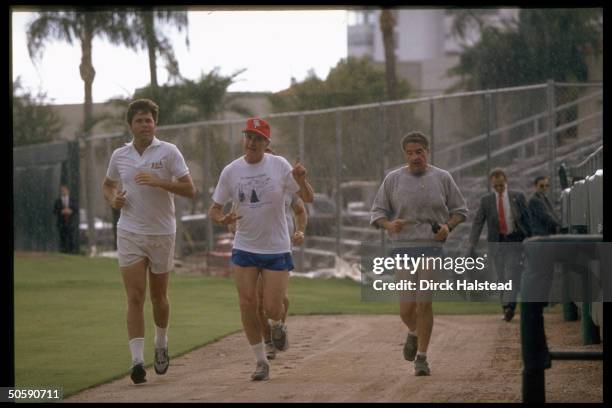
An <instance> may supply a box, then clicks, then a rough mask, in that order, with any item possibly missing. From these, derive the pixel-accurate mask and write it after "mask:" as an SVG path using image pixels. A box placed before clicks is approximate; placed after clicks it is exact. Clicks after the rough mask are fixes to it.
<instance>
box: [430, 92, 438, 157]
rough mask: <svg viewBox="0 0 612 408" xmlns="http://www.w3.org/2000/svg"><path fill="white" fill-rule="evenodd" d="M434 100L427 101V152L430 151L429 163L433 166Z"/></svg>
mask: <svg viewBox="0 0 612 408" xmlns="http://www.w3.org/2000/svg"><path fill="white" fill-rule="evenodd" d="M434 105H435V104H434V100H433V98H431V99H430V100H429V145H430V146H429V150H430V151H431V159H430V163H431V165H432V166H433V165H434V163H435V162H434V152H435V149H434V147H435V144H434V141H435V138H436V136H435V134H434V117H435V116H434Z"/></svg>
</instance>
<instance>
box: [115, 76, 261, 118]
mask: <svg viewBox="0 0 612 408" xmlns="http://www.w3.org/2000/svg"><path fill="white" fill-rule="evenodd" d="M243 72H244V70H239V71H237V72H235V73H233V74H231V75H229V76H224V75H221V74H219V70H218V68H215V69H213V70H212V71H210V72H209V73H204V72H202V73H201V74H200V77H199V78H198V79H197V80H191V79H187V78H182V79H180V80H179V81H178V82H177V83H175V84H166V85H162V86H160V87H157V88H156V87H154V86H152V85H150V84H149V85H147V86H146V87H144V88H140V89H137V90H136V91H135V92H134V95H132V97H131V98H127V99H121V98H116V99H111V100H110V102H111V103H113V104H115V105H116V106H120V107H122V108H125V109H127V106H128V105H129V103H130V102H131V101H132V100H134V99H139V98H148V99H151V100H153V101H155V103H157V105H158V106H159V118H158V123H157V124H158V126H163V125H174V124H179V123H189V122H199V121H204V120H210V119H214V118H215V117H216V116H217V115H219V114H220V113H222V112H224V111H227V110H229V111H232V112H236V113H240V114H243V115H251V114H252V112H250V111H249V110H248V109H246V108H245V107H243V106H242V105H240V104H239V103H236V101H235V99H236V98H235V96H233V95H229V94H228V92H227V88H228V87H229V86H230V85H231V84H233V83H234V81H235V79H236V77H237V76H239V75H240V74H241V73H243ZM121 120H123V118H121Z"/></svg>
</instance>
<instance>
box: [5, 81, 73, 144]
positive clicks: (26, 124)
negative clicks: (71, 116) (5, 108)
mask: <svg viewBox="0 0 612 408" xmlns="http://www.w3.org/2000/svg"><path fill="white" fill-rule="evenodd" d="M48 103H49V100H48V98H47V94H46V93H45V92H43V91H40V90H39V91H38V92H36V93H34V92H32V91H31V90H29V89H25V88H24V87H23V86H22V85H21V81H20V79H19V78H17V80H15V81H14V82H13V146H15V147H16V146H24V145H29V144H35V143H46V142H52V141H53V140H55V139H56V138H57V136H59V134H60V132H61V130H62V128H63V126H64V123H63V120H62V119H61V118H60V117H59V116H58V115H57V113H55V112H54V111H53V108H51V106H49V105H48Z"/></svg>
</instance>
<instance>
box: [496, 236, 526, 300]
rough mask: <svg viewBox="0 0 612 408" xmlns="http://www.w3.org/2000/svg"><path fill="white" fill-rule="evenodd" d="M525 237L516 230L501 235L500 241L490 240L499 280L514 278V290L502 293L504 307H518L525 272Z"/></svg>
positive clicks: (506, 280) (505, 280)
mask: <svg viewBox="0 0 612 408" xmlns="http://www.w3.org/2000/svg"><path fill="white" fill-rule="evenodd" d="M524 238H525V237H524V236H523V234H521V233H518V232H514V233H512V234H510V235H500V236H499V242H489V250H490V254H491V257H492V258H493V259H492V261H493V265H494V268H495V273H496V275H497V281H498V282H501V283H506V282H508V281H509V280H512V290H511V291H503V292H501V294H500V301H501V305H502V307H503V308H504V309H505V308H510V309H512V310H514V309H515V308H516V299H517V297H518V292H519V290H520V287H521V276H522V274H523V265H524V253H523V244H522V242H523V239H524Z"/></svg>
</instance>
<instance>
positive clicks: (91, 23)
mask: <svg viewBox="0 0 612 408" xmlns="http://www.w3.org/2000/svg"><path fill="white" fill-rule="evenodd" d="M125 16H126V15H125V13H119V12H115V11H108V10H105V11H83V10H81V9H77V10H72V11H45V12H39V13H38V16H37V17H36V19H34V20H33V21H31V22H30V23H29V24H28V28H27V42H28V53H29V54H30V58H31V59H32V60H33V61H34V62H36V60H37V59H39V57H40V56H41V55H42V53H43V51H44V48H45V45H46V43H47V42H48V41H50V40H59V41H66V42H68V43H69V44H73V42H74V41H75V40H76V41H78V42H79V43H80V45H81V64H80V65H79V73H80V74H81V79H83V84H84V87H85V103H84V104H83V129H84V132H83V136H82V137H83V138H84V139H85V140H87V139H88V136H89V134H90V132H91V127H92V124H93V121H94V117H93V98H92V86H93V81H94V78H95V76H96V70H95V69H94V67H93V63H92V43H93V39H94V37H96V36H99V37H106V39H107V40H109V41H110V42H111V43H113V44H120V43H123V44H126V45H128V46H131V45H132V44H131V42H130V35H129V31H128V28H127V27H129V26H128V25H127V24H126V21H125ZM87 145H88V151H87V156H88V157H89V160H86V161H85V162H86V167H85V178H86V183H85V185H86V189H87V190H86V195H87V227H88V228H87V229H88V237H89V242H90V243H91V244H92V245H93V244H95V242H96V236H95V228H94V190H93V188H94V184H95V183H97V181H95V180H94V172H95V170H94V167H93V162H94V160H93V157H94V151H93V148H92V143H91V142H90V141H88V143H87Z"/></svg>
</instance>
